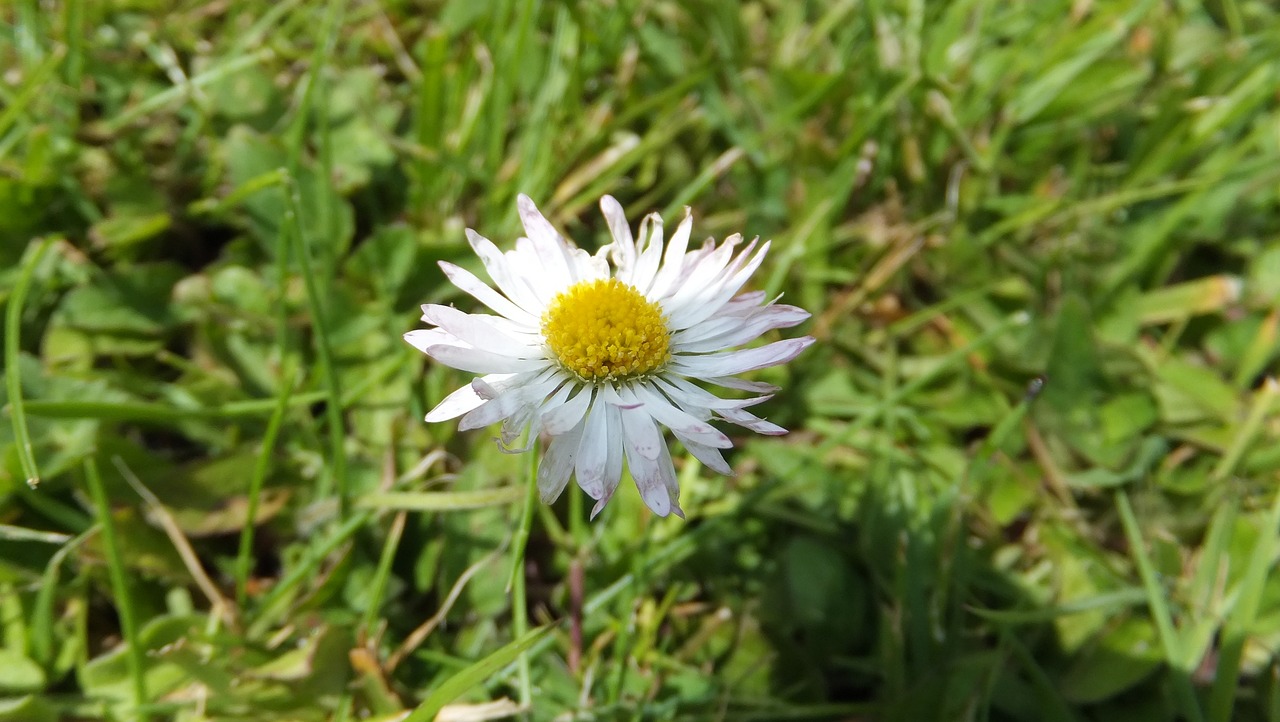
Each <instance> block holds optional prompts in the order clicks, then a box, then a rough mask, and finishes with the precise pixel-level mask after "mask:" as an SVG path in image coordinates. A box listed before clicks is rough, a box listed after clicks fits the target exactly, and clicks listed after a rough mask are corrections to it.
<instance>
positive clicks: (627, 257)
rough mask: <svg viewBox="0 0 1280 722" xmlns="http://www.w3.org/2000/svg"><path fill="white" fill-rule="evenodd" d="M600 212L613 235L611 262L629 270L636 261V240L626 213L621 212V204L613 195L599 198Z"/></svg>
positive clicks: (610, 233)
mask: <svg viewBox="0 0 1280 722" xmlns="http://www.w3.org/2000/svg"><path fill="white" fill-rule="evenodd" d="M600 212H601V213H602V214H604V220H605V223H606V224H608V226H609V235H611V236H613V245H612V247H611V248H610V253H611V254H612V255H613V263H614V265H616V266H617V267H618V268H619V269H623V268H625V269H627V271H628V272H630V270H631V269H632V268H634V267H635V263H636V242H635V239H634V238H633V237H632V236H631V226H629V225H628V224H627V214H626V213H625V212H623V210H622V204H620V203H618V201H617V199H616V198H614V197H613V196H605V197H603V198H601V199H600Z"/></svg>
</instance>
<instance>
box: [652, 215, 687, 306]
mask: <svg viewBox="0 0 1280 722" xmlns="http://www.w3.org/2000/svg"><path fill="white" fill-rule="evenodd" d="M692 231H693V213H692V211H690V210H689V207H688V206H685V207H684V220H682V221H680V225H679V226H677V227H676V232H675V233H674V234H672V235H671V240H670V241H667V250H666V254H665V255H664V256H663V257H662V268H660V269H658V275H657V276H655V277H654V279H653V285H652V286H650V287H649V293H648V298H649V300H650V301H656V300H658V299H660V298H663V297H664V296H666V295H667V293H668V292H669V291H671V290H672V285H673V284H674V283H675V282H676V279H678V278H679V277H680V269H681V268H682V267H683V266H684V261H685V251H686V250H688V248H689V234H690V233H691V232H692Z"/></svg>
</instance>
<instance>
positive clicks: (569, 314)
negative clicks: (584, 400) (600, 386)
mask: <svg viewBox="0 0 1280 722" xmlns="http://www.w3.org/2000/svg"><path fill="white" fill-rule="evenodd" d="M542 335H543V337H544V338H546V339H547V346H548V347H550V349H551V352H552V353H554V354H555V355H556V359H558V360H559V361H560V365H561V366H563V367H564V368H565V369H567V370H569V371H570V372H572V373H573V375H574V376H577V377H578V378H579V379H581V380H582V381H586V382H588V383H598V382H601V381H611V380H615V379H630V378H635V377H637V376H644V375H646V374H651V373H653V372H654V371H657V370H659V369H661V368H662V367H663V366H664V365H666V363H667V361H669V360H670V359H671V351H670V347H671V332H670V331H668V330H667V322H666V320H664V319H663V318H662V309H661V308H660V307H659V306H658V304H656V303H653V302H652V301H649V300H648V299H646V298H645V297H644V296H642V295H640V292H639V291H637V290H636V289H635V288H633V287H631V286H628V285H627V284H625V283H623V282H621V281H619V280H617V279H612V278H611V279H609V280H607V281H582V282H581V283H577V284H575V285H573V286H570V287H569V288H568V289H566V290H564V291H562V292H561V293H560V295H558V296H556V297H555V298H553V299H552V300H551V305H550V306H548V307H547V312H546V313H544V314H542Z"/></svg>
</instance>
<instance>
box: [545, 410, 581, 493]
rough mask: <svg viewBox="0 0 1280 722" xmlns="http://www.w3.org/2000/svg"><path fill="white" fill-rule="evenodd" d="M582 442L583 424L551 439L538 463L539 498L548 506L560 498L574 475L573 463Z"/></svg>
mask: <svg viewBox="0 0 1280 722" xmlns="http://www.w3.org/2000/svg"><path fill="white" fill-rule="evenodd" d="M581 440H582V424H579V425H578V426H575V427H574V428H572V429H570V430H569V431H567V432H565V433H563V434H561V435H559V436H553V437H551V444H550V445H549V446H548V447H547V453H546V455H545V456H543V457H542V460H541V461H540V462H539V463H538V496H540V497H541V498H542V501H543V502H544V503H546V504H550V503H551V502H553V501H555V500H556V499H558V498H559V497H560V493H561V492H563V491H564V487H565V485H566V484H568V483H569V476H570V475H571V474H572V473H573V461H574V458H575V457H576V456H577V454H578V443H579V442H580V441H581Z"/></svg>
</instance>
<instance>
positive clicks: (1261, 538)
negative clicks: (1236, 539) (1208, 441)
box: [1209, 492, 1280, 722]
mask: <svg viewBox="0 0 1280 722" xmlns="http://www.w3.org/2000/svg"><path fill="white" fill-rule="evenodd" d="M1278 528H1280V492H1277V493H1276V495H1275V498H1274V500H1273V501H1272V502H1271V511H1270V512H1269V513H1268V514H1267V517H1266V521H1265V522H1264V524H1263V526H1262V529H1261V531H1260V533H1259V535H1258V541H1257V543H1255V544H1254V547H1253V551H1252V552H1251V553H1250V555H1249V563H1248V566H1247V567H1245V573H1244V578H1243V579H1241V580H1240V585H1239V597H1238V598H1237V600H1236V603H1235V605H1234V607H1233V608H1232V610H1231V613H1230V615H1229V616H1228V617H1227V619H1226V622H1225V623H1224V624H1223V627H1222V632H1221V634H1222V641H1221V643H1220V646H1219V650H1218V674H1217V677H1216V678H1215V679H1214V681H1213V688H1212V690H1211V691H1210V693H1209V719H1210V720H1211V722H1228V721H1229V720H1231V719H1232V716H1233V714H1232V713H1233V712H1234V708H1235V700H1236V693H1237V691H1238V688H1239V685H1240V668H1241V664H1242V662H1243V660H1244V645H1245V642H1246V641H1247V640H1248V637H1249V632H1250V630H1251V629H1252V628H1253V625H1254V623H1255V621H1256V620H1257V617H1258V610H1259V609H1261V608H1262V597H1263V594H1264V592H1265V587H1266V582H1267V576H1268V573H1269V571H1270V569H1271V567H1272V564H1273V561H1274V559H1275V553H1276V544H1277V539H1276V529H1278Z"/></svg>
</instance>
